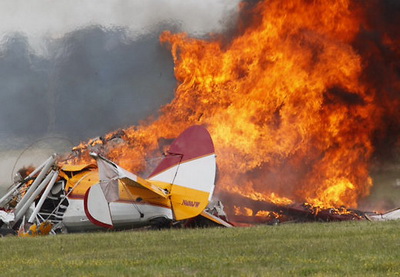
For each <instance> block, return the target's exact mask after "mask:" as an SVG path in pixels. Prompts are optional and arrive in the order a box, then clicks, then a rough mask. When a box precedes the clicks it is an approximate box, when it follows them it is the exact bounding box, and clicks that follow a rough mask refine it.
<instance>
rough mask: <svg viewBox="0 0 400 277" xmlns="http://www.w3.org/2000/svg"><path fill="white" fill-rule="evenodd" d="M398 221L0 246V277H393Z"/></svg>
mask: <svg viewBox="0 0 400 277" xmlns="http://www.w3.org/2000/svg"><path fill="white" fill-rule="evenodd" d="M399 230H400V221H396V222H343V223H308V224H286V225H278V226H258V227H252V228H231V229H222V228H214V229H179V230H164V231H147V232H138V231H135V232H108V233H91V234H67V235H58V236H49V237H37V238H18V237H5V238H3V239H0V254H1V255H0V256H1V260H0V276H23V275H25V274H28V276H186V275H189V276H349V275H351V276H385V275H390V276H392V275H399V274H400V234H399Z"/></svg>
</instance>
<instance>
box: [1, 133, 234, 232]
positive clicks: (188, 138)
mask: <svg viewBox="0 0 400 277" xmlns="http://www.w3.org/2000/svg"><path fill="white" fill-rule="evenodd" d="M91 156H92V157H93V158H94V160H96V162H97V166H96V165H95V164H91V163H88V164H78V165H71V164H65V163H62V162H60V161H57V156H56V155H53V156H51V157H50V158H49V159H48V160H46V161H45V162H44V163H43V164H42V165H41V166H39V167H37V168H36V169H35V170H33V171H32V172H31V173H29V174H28V175H27V176H26V177H24V178H23V179H21V180H19V181H18V182H16V183H14V184H13V186H12V187H11V188H10V189H9V191H8V192H7V193H6V194H5V195H4V196H3V197H2V198H1V199H0V207H1V209H2V210H1V211H0V219H1V224H2V227H1V229H0V230H1V233H2V235H5V234H12V233H16V230H18V234H19V235H20V236H36V235H45V234H49V233H52V234H56V233H60V232H66V231H67V232H84V231H92V230H97V229H112V228H114V229H129V228H137V227H143V226H153V227H157V228H162V227H170V226H178V225H179V226H204V225H205V224H206V225H210V224H211V225H212V224H214V225H215V224H217V225H220V226H226V227H231V226H232V225H231V224H230V223H228V222H227V221H226V216H225V214H224V212H223V209H222V204H221V203H220V202H216V204H215V205H214V206H212V207H209V204H210V200H211V197H212V195H213V191H214V181H215V174H216V155H215V153H214V145H213V142H212V140H211V137H210V135H209V133H208V131H207V130H206V129H205V128H203V127H201V126H192V127H190V128H188V129H187V130H186V131H184V132H183V133H182V134H181V135H180V136H179V137H178V138H177V139H176V140H175V141H174V142H173V143H172V144H171V145H170V147H169V151H168V152H167V154H166V155H165V157H164V158H163V159H162V161H161V162H160V163H159V164H158V166H157V167H156V168H155V170H154V171H153V172H152V173H151V174H150V176H149V178H148V179H143V178H141V177H139V176H137V175H135V174H133V173H131V172H129V171H127V170H125V169H123V168H122V167H120V166H118V165H117V164H115V163H113V162H112V161H110V160H108V159H106V158H104V157H102V156H101V155H99V154H96V153H91Z"/></svg>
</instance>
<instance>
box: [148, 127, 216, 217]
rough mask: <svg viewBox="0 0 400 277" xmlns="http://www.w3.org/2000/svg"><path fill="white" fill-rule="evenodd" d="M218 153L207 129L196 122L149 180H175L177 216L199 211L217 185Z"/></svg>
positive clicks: (197, 213) (178, 140)
mask: <svg viewBox="0 0 400 277" xmlns="http://www.w3.org/2000/svg"><path fill="white" fill-rule="evenodd" d="M215 174H216V156H215V150H214V144H213V142H212V139H211V136H210V134H209V133H208V131H207V129H205V128H204V127H202V126H197V125H195V126H192V127H189V128H188V129H186V130H185V131H184V132H183V133H181V135H180V136H179V137H178V138H176V139H175V140H174V141H173V143H172V144H171V146H170V148H169V150H168V153H167V155H166V157H165V158H164V159H163V160H162V161H161V163H160V164H159V165H158V166H157V168H156V169H155V170H154V171H153V173H152V174H150V177H149V181H161V182H166V183H170V184H172V186H171V191H170V198H171V204H172V210H173V212H174V217H175V220H182V219H186V218H192V217H194V216H197V215H199V214H200V213H201V212H202V211H203V210H204V209H205V208H206V207H207V205H208V203H209V200H210V199H211V197H212V194H213V191H214V186H215Z"/></svg>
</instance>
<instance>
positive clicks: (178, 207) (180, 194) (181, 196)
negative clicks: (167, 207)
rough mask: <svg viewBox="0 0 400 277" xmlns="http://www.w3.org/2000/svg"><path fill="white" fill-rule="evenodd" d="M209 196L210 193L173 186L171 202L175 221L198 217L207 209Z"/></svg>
mask: <svg viewBox="0 0 400 277" xmlns="http://www.w3.org/2000/svg"><path fill="white" fill-rule="evenodd" d="M209 196H210V193H208V192H204V191H199V190H195V189H191V188H186V187H182V186H178V185H173V186H172V190H171V202H172V210H173V212H174V217H175V220H183V219H187V218H192V217H195V216H198V215H199V214H200V213H201V212H202V211H203V210H204V209H205V208H206V207H207V205H208V198H209Z"/></svg>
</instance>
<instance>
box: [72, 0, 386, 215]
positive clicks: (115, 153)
mask: <svg viewBox="0 0 400 277" xmlns="http://www.w3.org/2000/svg"><path fill="white" fill-rule="evenodd" d="M246 9H247V10H246ZM242 11H243V12H245V11H247V12H249V13H251V15H252V16H251V20H250V21H251V22H250V23H249V24H248V22H239V23H238V25H239V26H245V25H246V28H242V29H240V35H238V36H237V37H235V38H233V39H232V40H231V41H230V42H229V43H227V42H226V40H219V39H217V38H215V39H211V40H203V39H195V38H190V37H188V35H186V34H172V33H170V32H168V31H166V32H164V33H163V34H162V35H161V38H160V40H161V42H163V43H166V44H168V45H169V46H170V47H171V51H172V55H173V58H174V62H175V76H176V78H177V80H178V82H179V86H178V88H177V90H176V96H175V99H174V100H173V101H172V102H171V103H169V104H168V105H166V106H165V107H163V108H162V110H161V115H160V117H159V118H158V119H157V120H155V121H152V122H151V121H150V122H144V123H142V124H141V125H140V126H137V127H131V128H128V129H126V130H124V134H123V135H122V136H121V137H122V139H123V142H120V143H118V144H117V145H112V147H108V148H107V147H106V150H107V151H106V152H107V154H108V156H109V158H111V159H113V160H115V161H116V162H117V163H119V164H120V165H121V166H123V167H125V168H127V169H129V170H132V171H135V172H138V171H143V170H144V168H145V167H146V160H147V161H148V163H150V164H151V160H150V159H151V158H153V157H155V156H156V155H157V153H158V149H159V143H158V142H159V139H160V138H166V139H170V138H174V137H176V136H177V135H178V134H179V133H180V132H182V131H183V130H184V129H185V128H186V127H188V126H190V125H193V124H204V125H206V126H207V128H208V130H209V131H210V133H211V135H212V137H213V140H214V144H215V147H216V152H217V157H218V167H219V179H218V183H217V191H216V192H217V193H218V192H223V191H228V192H232V193H240V194H242V195H244V196H247V197H251V198H253V199H256V200H266V201H271V202H274V203H277V204H286V205H287V204H290V203H292V201H302V202H308V203H311V204H312V205H318V206H320V207H332V206H336V207H337V206H342V205H345V206H349V207H357V202H358V200H359V199H360V198H361V197H364V196H366V195H368V194H369V191H370V188H371V186H372V180H371V178H370V176H369V172H368V165H369V162H370V158H371V155H372V153H373V150H374V149H373V145H372V137H373V132H374V131H375V130H377V129H378V128H379V125H380V123H381V120H382V119H381V113H382V110H381V108H379V107H377V106H376V105H374V101H375V100H376V99H375V98H376V95H375V94H376V92H374V91H368V90H367V88H366V87H365V85H364V84H363V83H361V81H360V77H361V74H362V58H361V56H360V55H359V54H358V53H357V52H356V51H355V50H354V48H353V47H352V46H351V42H352V41H353V40H354V39H355V37H356V35H357V34H358V32H359V31H360V26H361V24H362V20H363V19H362V18H363V13H362V10H361V9H360V8H359V7H358V6H357V4H354V2H353V1H350V0H348V1H347V0H340V1H330V2H329V1H322V0H315V1H306V0H288V1H275V0H270V1H262V2H259V3H258V4H256V5H254V6H253V7H250V6H246V5H242ZM387 41H388V43H393V42H392V41H390V40H389V39H387ZM112 136H113V134H109V135H108V137H109V138H111V137H112ZM96 144H97V143H96ZM86 148H88V145H81V146H80V148H79V149H86ZM79 149H78V150H79ZM79 157H81V156H79ZM86 157H87V156H86ZM149 161H150V162H149ZM147 167H151V165H150V166H149V165H148V164H147ZM238 209H239V208H238ZM238 212H239V210H238ZM242 212H243V211H242ZM246 213H248V211H247V212H246Z"/></svg>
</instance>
